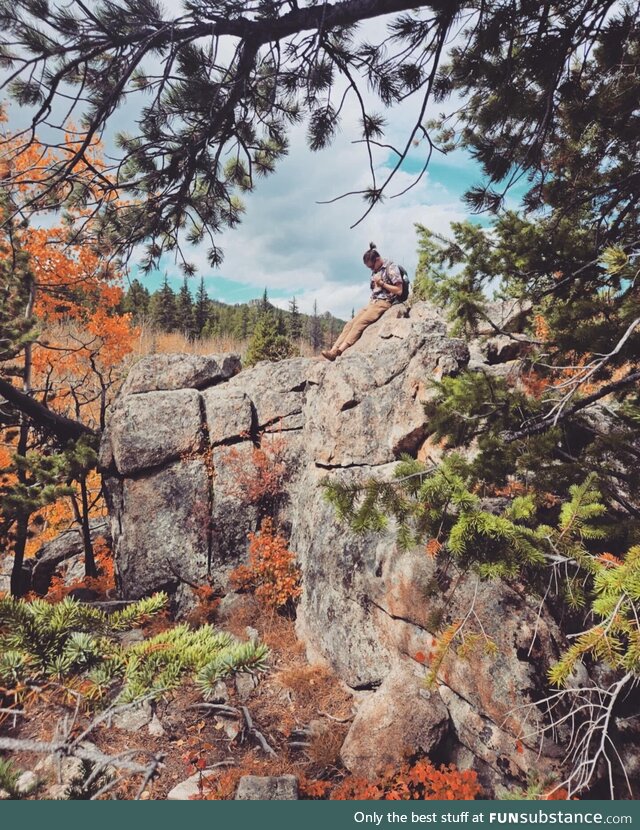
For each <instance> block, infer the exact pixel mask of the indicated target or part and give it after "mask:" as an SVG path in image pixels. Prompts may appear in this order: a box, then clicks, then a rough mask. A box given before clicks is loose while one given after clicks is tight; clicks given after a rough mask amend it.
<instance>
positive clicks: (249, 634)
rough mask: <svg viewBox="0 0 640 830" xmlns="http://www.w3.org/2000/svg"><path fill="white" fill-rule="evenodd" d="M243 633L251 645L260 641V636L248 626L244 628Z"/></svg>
mask: <svg viewBox="0 0 640 830" xmlns="http://www.w3.org/2000/svg"><path fill="white" fill-rule="evenodd" d="M245 632H246V634H247V637H248V639H249V640H250V641H251V642H252V643H257V642H258V640H259V639H260V635H259V634H258V631H257V629H255V628H252V627H251V626H250V625H248V626H247V627H246V628H245Z"/></svg>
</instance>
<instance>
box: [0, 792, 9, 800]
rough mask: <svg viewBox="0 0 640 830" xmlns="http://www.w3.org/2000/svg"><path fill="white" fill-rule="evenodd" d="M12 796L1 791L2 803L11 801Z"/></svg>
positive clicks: (0, 798)
mask: <svg viewBox="0 0 640 830" xmlns="http://www.w3.org/2000/svg"><path fill="white" fill-rule="evenodd" d="M10 800H11V796H10V794H9V793H8V792H7V791H6V790H0V801H10Z"/></svg>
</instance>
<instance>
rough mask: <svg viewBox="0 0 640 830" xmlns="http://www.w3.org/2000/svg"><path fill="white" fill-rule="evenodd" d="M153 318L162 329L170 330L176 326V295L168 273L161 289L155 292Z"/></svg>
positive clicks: (152, 298) (152, 303) (151, 308)
mask: <svg viewBox="0 0 640 830" xmlns="http://www.w3.org/2000/svg"><path fill="white" fill-rule="evenodd" d="M150 312H151V319H152V320H153V323H154V325H155V326H156V327H157V328H159V329H160V330H161V331H165V332H170V331H173V330H174V329H175V327H176V320H177V315H176V295H175V293H174V291H173V289H172V288H171V286H170V285H169V279H168V277H167V275H166V274H165V275H164V282H163V283H162V288H161V289H160V290H159V291H156V292H154V294H153V295H152V297H151V302H150Z"/></svg>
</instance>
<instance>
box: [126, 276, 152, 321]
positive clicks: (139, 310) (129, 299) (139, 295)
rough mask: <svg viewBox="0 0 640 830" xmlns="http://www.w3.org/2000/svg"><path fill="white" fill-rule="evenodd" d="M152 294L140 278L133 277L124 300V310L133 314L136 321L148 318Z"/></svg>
mask: <svg viewBox="0 0 640 830" xmlns="http://www.w3.org/2000/svg"><path fill="white" fill-rule="evenodd" d="M150 302H151V294H150V292H149V289H148V288H146V287H145V286H144V285H143V284H142V283H141V282H140V280H138V279H133V280H132V281H131V285H130V286H129V288H128V290H127V293H126V294H125V295H124V299H123V301H122V310H123V311H124V312H125V313H128V314H131V315H132V316H133V319H134V321H135V322H136V323H140V322H142V321H143V320H145V319H146V317H147V315H148V314H149V305H150Z"/></svg>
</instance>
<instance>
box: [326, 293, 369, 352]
mask: <svg viewBox="0 0 640 830" xmlns="http://www.w3.org/2000/svg"><path fill="white" fill-rule="evenodd" d="M367 308H368V306H365V307H364V308H361V309H360V311H359V312H358V313H357V314H356V315H355V316H354V317H353V318H352V319H351V320H349V322H348V323H346V324H345V326H344V328H343V329H342V331H341V332H340V334H339V335H338V338H337V340H336V341H335V343H334V344H333V346H332V347H331V348H330V349H326V350H325V351H323V352H322V356H323V357H326V358H327V360H335V359H336V357H338V355H339V354H341V351H342V347H343V344H344V343H345V342H346V340H347V338H348V337H349V332H350V331H351V329H352V328H353V325H354V323H355V322H356V320H358V319H359V318H360V316H361V315H362V314H365V313H366V311H367ZM345 348H346V347H345Z"/></svg>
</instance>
